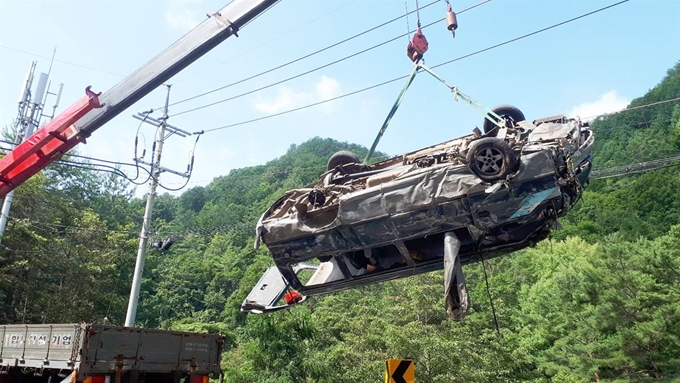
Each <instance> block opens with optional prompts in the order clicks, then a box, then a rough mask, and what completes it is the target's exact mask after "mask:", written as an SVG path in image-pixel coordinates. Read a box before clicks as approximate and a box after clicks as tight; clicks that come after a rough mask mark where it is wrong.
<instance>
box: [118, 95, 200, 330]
mask: <svg viewBox="0 0 680 383" xmlns="http://www.w3.org/2000/svg"><path fill="white" fill-rule="evenodd" d="M166 86H167V88H168V93H167V95H166V97H165V108H164V109H163V117H162V118H161V119H160V120H158V119H155V118H151V117H149V116H148V113H139V114H138V115H133V116H132V117H134V118H136V119H138V120H141V121H142V122H146V123H148V124H151V125H153V126H156V127H157V128H158V134H157V136H156V141H155V142H154V145H153V153H152V156H153V157H152V162H151V163H148V162H144V161H143V160H142V159H141V158H135V162H138V163H142V164H145V165H149V166H150V167H151V169H150V173H151V179H150V181H149V192H148V193H147V195H146V210H145V211H144V220H143V222H142V231H141V232H140V234H139V248H138V249H137V261H136V262H135V273H134V275H133V277H132V288H131V290H130V300H129V302H128V309H127V315H126V316H125V326H126V327H133V326H134V324H135V317H136V316H137V302H138V301H139V290H140V288H141V285H142V274H143V271H144V260H145V258H146V249H147V245H148V242H149V231H150V226H151V217H152V212H153V199H154V197H155V196H156V187H157V186H158V179H159V177H160V175H161V172H170V173H173V174H177V175H180V176H183V177H188V174H187V173H180V172H177V171H174V170H170V169H167V168H164V167H162V166H161V153H162V151H163V143H164V142H165V140H166V139H167V138H168V137H169V136H170V135H172V134H177V135H179V136H181V137H186V136H188V135H191V133H189V132H187V131H184V130H181V129H179V128H176V127H174V126H172V125H170V124H168V104H169V103H170V87H171V85H166ZM166 131H168V132H170V133H169V134H168V136H166V135H165V132H166Z"/></svg>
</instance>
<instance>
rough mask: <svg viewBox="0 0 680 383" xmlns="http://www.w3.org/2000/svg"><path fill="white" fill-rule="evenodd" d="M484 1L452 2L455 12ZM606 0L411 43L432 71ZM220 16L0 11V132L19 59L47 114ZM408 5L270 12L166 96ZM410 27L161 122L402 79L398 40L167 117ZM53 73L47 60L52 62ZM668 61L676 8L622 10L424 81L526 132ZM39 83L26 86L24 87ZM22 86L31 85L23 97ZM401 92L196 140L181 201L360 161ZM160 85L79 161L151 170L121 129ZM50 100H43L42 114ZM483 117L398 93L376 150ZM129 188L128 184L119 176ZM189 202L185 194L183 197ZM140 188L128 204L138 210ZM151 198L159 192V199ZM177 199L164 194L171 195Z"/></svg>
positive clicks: (96, 7)
mask: <svg viewBox="0 0 680 383" xmlns="http://www.w3.org/2000/svg"><path fill="white" fill-rule="evenodd" d="M480 1H482V0H471V1H468V0H465V1H463V0H451V4H452V6H453V9H454V10H455V11H460V10H462V9H465V8H468V7H470V6H473V5H475V4H478V3H479V2H480ZM616 2H617V0H570V1H566V0H561V1H557V0H491V1H487V2H485V3H483V4H482V5H479V6H478V7H476V8H473V9H471V10H468V11H466V12H462V13H459V14H458V25H459V27H458V29H457V31H456V36H455V38H453V37H452V36H451V33H450V32H449V31H448V30H447V29H446V25H445V22H444V21H441V22H439V23H436V24H435V25H433V26H430V27H428V28H425V29H423V33H424V34H425V36H426V37H427V40H428V42H429V50H428V51H427V53H426V54H425V65H427V66H435V65H437V64H439V63H443V62H446V61H449V60H453V59H456V58H459V57H462V56H466V55H468V54H470V53H473V52H476V51H478V50H480V49H484V48H488V47H491V46H494V45H496V44H499V43H501V42H504V41H507V40H510V39H513V38H516V37H519V36H522V35H525V34H527V33H531V32H534V31H537V30H540V29H542V28H545V27H548V26H550V25H553V24H556V23H559V22H562V21H565V20H568V19H571V18H573V17H576V16H580V15H582V14H585V13H587V12H590V11H593V10H596V9H598V8H602V7H605V6H608V5H610V4H614V3H616ZM428 4H430V2H429V1H427V0H420V1H419V5H420V6H421V8H422V9H421V11H420V18H421V22H422V24H423V25H426V24H429V23H431V22H433V21H436V20H439V19H442V18H443V17H444V16H445V11H446V3H445V2H444V1H435V2H434V4H432V5H429V6H428ZM225 5H226V1H225V0H221V1H214V0H166V1H160V0H146V1H138V0H136V1H133V0H115V1H114V0H100V1H85V0H0V126H7V125H10V124H11V123H12V121H13V119H14V118H15V116H16V110H17V100H18V96H19V93H20V90H21V84H22V81H23V79H24V76H25V74H26V72H27V70H28V68H29V65H30V64H31V62H32V61H36V62H37V70H36V77H37V73H40V72H45V73H47V72H48V71H49V74H50V80H51V91H53V92H54V91H55V90H56V86H57V84H59V83H63V84H64V90H63V94H62V97H61V102H60V105H59V107H58V108H57V113H59V112H60V111H62V110H64V109H65V108H67V107H68V106H69V105H70V104H72V103H74V102H76V101H77V100H78V99H79V98H81V97H82V96H83V95H84V90H85V88H86V87H87V86H90V85H91V86H92V89H93V90H95V91H97V92H104V93H105V92H106V91H107V90H108V89H110V88H112V87H113V86H114V85H115V84H117V83H118V82H120V81H121V80H123V79H124V78H125V77H126V76H127V75H129V74H131V73H132V72H134V71H135V70H136V69H137V68H139V67H140V66H142V65H144V64H145V63H146V62H147V61H149V60H150V59H152V58H153V57H154V56H155V55H156V54H158V53H160V52H161V51H163V50H164V49H165V48H166V47H168V46H169V45H171V44H172V43H173V42H175V41H176V40H178V39H179V38H181V37H182V36H183V35H184V34H186V33H188V32H189V31H190V30H191V29H192V28H194V27H195V26H196V25H198V24H199V23H200V22H202V21H203V19H204V18H206V14H208V13H214V12H216V11H218V10H220V9H221V8H223V7H224V6H225ZM415 6H416V2H415V0H406V1H401V0H398V1H397V0H389V1H388V0H337V1H328V0H324V1H321V0H316V1H313V0H281V1H280V2H279V3H277V4H276V5H275V6H274V7H273V8H271V9H270V10H269V11H267V12H265V13H264V14H263V15H261V16H260V17H258V18H257V19H255V20H254V21H253V22H252V23H250V24H248V25H247V26H245V27H244V28H243V29H242V30H241V31H240V32H239V37H238V38H236V37H231V38H229V39H227V40H226V41H225V42H223V43H222V44H221V45H219V46H218V47H217V48H215V49H214V50H212V51H211V52H208V53H207V54H206V55H204V56H203V57H201V58H200V59H199V60H197V61H196V62H195V63H193V64H192V65H191V66H189V67H188V68H186V69H185V70H184V71H182V72H180V73H178V74H177V75H176V76H174V77H173V78H172V79H170V80H168V81H167V82H166V84H170V85H171V92H170V101H171V103H172V102H177V101H181V100H184V99H187V98H189V97H192V96H195V95H198V94H201V93H204V92H207V91H210V90H213V89H215V88H218V87H221V86H224V85H227V84H230V83H233V82H235V81H239V80H241V79H244V78H247V77H250V76H253V75H255V74H258V73H260V72H262V71H265V70H268V69H271V68H273V67H276V66H278V65H281V64H284V63H286V62H289V61H291V60H294V59H297V58H299V57H302V56H304V55H307V54H309V53H311V52H314V51H316V50H318V49H321V48H324V47H326V46H328V45H331V44H334V43H336V42H338V41H341V40H343V39H345V38H347V37H350V36H353V35H355V34H357V33H359V32H362V31H365V30H367V29H369V28H372V27H375V26H377V25H379V24H381V23H384V22H386V21H388V20H391V19H393V18H395V17H398V16H400V15H403V14H404V13H405V12H406V10H409V11H412V10H413V9H415ZM416 23H417V19H416V15H415V14H412V15H410V16H409V17H408V19H406V18H402V19H399V20H397V21H395V22H392V23H389V24H387V25H385V26H384V27H381V28H378V29H376V30H373V31H371V32H369V33H366V34H364V35H362V36H361V37H358V38H356V39H352V40H351V41H349V42H347V43H343V44H340V45H338V46H335V47H333V48H331V49H328V50H326V51H324V52H322V53H320V54H317V55H314V56H311V57H309V58H306V59H303V60H300V61H298V62H296V63H294V64H292V65H288V66H286V67H284V68H281V69H279V70H275V71H272V72H270V73H268V74H266V75H262V76H259V77H256V78H254V79H251V80H248V81H244V82H242V83H240V84H238V85H235V86H232V87H228V88H226V89H224V90H221V91H218V92H214V93H211V94H209V95H206V96H204V97H199V98H196V99H193V100H191V101H187V102H182V103H179V104H177V105H172V106H171V107H170V110H169V114H170V119H169V123H170V124H172V125H174V126H176V127H179V128H181V129H183V130H186V131H189V132H196V131H201V130H209V129H213V128H217V127H221V126H225V125H230V124H234V123H238V122H242V121H247V120H251V119H257V118H262V117H267V116H271V115H272V114H276V113H279V112H283V111H286V110H289V109H292V108H297V107H300V106H304V105H307V104H310V103H315V102H319V101H323V100H328V99H330V98H333V97H336V96H339V95H342V94H345V93H349V92H353V91H356V90H359V89H362V88H366V87H368V86H371V85H375V84H378V83H382V82H384V81H388V80H392V79H394V78H398V77H400V76H405V75H407V74H409V73H410V71H411V69H412V62H411V61H410V60H409V59H408V58H407V57H406V54H405V51H406V45H407V42H408V38H407V37H406V36H404V37H401V38H398V39H397V40H395V41H393V42H391V43H387V44H384V45H382V46H380V47H378V48H376V49H371V50H369V51H367V52H366V53H363V54H360V55H357V56H355V57H352V58H350V59H347V60H344V61H342V62H340V63H338V64H335V65H330V66H327V67H325V68H323V69H321V70H318V71H314V72H311V73H309V74H306V75H303V76H300V77H299V78H296V79H294V80H291V81H287V82H285V83H282V84H279V85H277V86H273V87H269V88H267V89H264V90H262V91H258V92H253V93H251V94H249V95H247V96H243V97H239V98H236V99H234V100H231V101H228V102H223V103H219V104H217V105H214V106H211V107H206V108H203V109H200V110H196V111H193V112H189V113H183V114H179V115H177V116H173V114H175V113H180V112H182V111H185V110H188V109H192V108H195V107H199V106H203V105H206V104H209V103H213V102H216V101H219V100H223V99H225V98H229V97H233V96H235V95H239V94H241V93H244V92H248V91H251V90H253V89H256V88H259V87H262V86H266V85H269V84H272V83H275V82H278V81H280V80H283V79H285V78H288V77H291V76H294V75H298V74H300V73H303V72H307V71H309V70H311V69H313V68H316V67H319V66H322V65H325V64H327V63H329V62H332V61H335V60H337V59H340V58H343V57H345V56H348V55H351V54H354V53H356V52H359V51H361V50H364V49H366V48H369V47H371V46H374V45H376V44H379V43H382V42H384V41H387V40H389V39H392V38H394V37H397V36H399V35H402V34H405V33H406V32H407V30H408V27H410V28H411V29H414V28H415V26H416ZM55 48H56V53H55V60H54V62H53V63H52V66H51V68H50V61H51V57H52V54H53V52H54V51H55ZM679 60H680V1H676V0H629V1H627V2H624V3H622V4H620V5H617V6H614V7H612V8H609V9H607V10H604V11H602V12H599V13H596V14H593V15H590V16H588V17H585V18H582V19H579V20H576V21H574V22H572V23H568V24H565V25H562V26H560V27H557V28H554V29H550V30H547V31H545V32H541V33H538V34H535V35H533V36H530V37H527V38H525V39H521V40H517V41H515V42H512V43H509V44H506V45H503V46H500V47H498V48H494V49H490V50H488V51H485V52H482V53H479V54H476V55H472V56H469V57H465V58H461V59H459V60H456V61H454V62H452V63H450V64H447V65H443V66H440V67H437V68H436V69H434V71H435V72H436V73H437V74H439V75H440V76H441V77H443V78H444V79H446V80H447V81H448V82H449V83H451V84H454V85H456V86H457V87H458V88H459V89H460V90H461V91H463V92H465V93H466V94H468V95H470V96H472V97H473V98H474V99H476V100H477V101H479V102H480V103H481V104H483V105H484V106H486V107H489V108H491V107H493V106H495V105H499V104H511V105H514V106H516V107H518V108H520V109H521V110H522V111H523V112H524V114H525V116H526V117H527V119H529V120H533V119H537V118H541V117H546V116H551V115H555V114H565V115H567V116H570V117H575V116H580V117H582V118H584V117H589V116H593V115H597V114H600V113H606V112H612V111H615V110H620V109H622V108H625V106H626V105H627V104H628V103H629V102H630V101H631V100H633V99H634V98H636V97H640V96H642V95H643V94H644V93H645V92H647V91H648V90H649V89H651V88H653V87H654V86H655V85H656V84H658V83H659V82H660V81H661V80H662V78H663V77H664V76H665V74H666V72H667V70H668V69H670V68H671V67H672V66H674V65H675V64H676V63H677V62H678V61H679ZM35 82H37V81H35ZM35 82H34V85H35ZM403 85H404V82H403V80H402V81H396V82H392V83H390V84H387V85H385V86H381V87H377V88H374V89H371V90H369V91H366V92H361V93H358V94H355V95H352V96H349V97H345V98H342V99H340V100H337V101H332V102H328V103H325V104H322V105H319V106H315V107H311V108H307V109H304V110H301V111H297V112H293V113H289V114H285V115H283V116H277V117H272V118H266V119H263V120H260V121H257V122H252V123H247V124H242V125H238V126H234V127H230V128H227V129H221V130H216V131H213V132H208V133H205V134H204V135H202V136H201V137H200V139H199V141H198V143H197V145H196V150H195V162H194V172H193V174H192V177H191V179H190V181H189V184H188V186H187V188H189V187H194V186H204V185H206V184H208V183H210V182H211V181H212V179H213V178H215V177H218V176H221V175H226V174H228V173H229V172H230V171H231V170H233V169H239V168H244V167H248V166H253V165H261V164H265V163H267V162H268V161H271V160H273V159H275V158H277V157H280V156H282V155H283V154H285V153H286V151H287V150H288V149H289V148H290V146H291V145H293V144H301V143H303V142H304V141H306V140H309V139H311V138H313V137H315V136H319V137H322V138H326V137H329V138H333V139H335V140H338V141H343V142H349V143H357V144H361V145H364V146H366V147H370V145H371V144H372V142H373V140H374V138H375V136H376V134H377V131H378V129H379V128H380V126H381V125H382V123H383V120H384V119H385V117H386V115H387V113H388V112H389V110H390V108H391V107H392V104H393V103H394V101H395V99H396V97H397V95H398V93H399V91H400V90H401V88H402V87H403ZM165 96H166V87H163V86H160V87H159V88H157V89H156V90H154V91H153V92H151V93H150V94H149V95H147V96H146V97H144V98H143V99H141V100H140V101H138V102H137V103H135V104H134V105H133V106H131V107H130V108H128V109H127V110H126V111H125V112H123V113H121V114H120V115H119V116H117V117H116V118H114V119H113V120H111V121H110V122H109V123H107V124H106V125H105V126H103V127H101V128H100V129H99V130H97V131H96V132H95V133H94V134H93V135H92V136H91V137H90V138H89V139H88V140H87V143H86V144H80V145H78V146H77V147H76V148H77V153H78V154H81V155H86V156H92V157H96V158H101V159H105V160H109V161H123V162H131V161H132V159H133V157H134V141H135V135H136V133H137V131H138V129H139V134H140V136H139V137H140V138H139V146H138V152H139V153H141V151H142V150H143V148H146V151H147V154H146V156H145V159H146V160H147V161H148V160H150V157H151V144H152V141H153V139H154V132H155V128H154V127H153V126H151V125H147V124H144V125H143V126H141V127H140V124H139V121H138V120H135V119H133V118H132V115H133V114H136V113H138V112H141V111H145V110H149V109H151V108H154V109H155V110H156V111H155V112H154V114H152V116H153V117H156V118H159V117H161V115H162V114H161V110H160V108H159V107H161V106H162V105H163V103H164V100H165ZM53 103H54V97H53V96H50V97H49V98H48V99H47V100H46V108H47V109H48V111H51V109H52V105H53ZM482 123H483V117H482V115H481V114H479V112H477V111H476V110H475V109H473V108H471V107H470V106H469V105H466V104H465V103H463V102H460V101H455V100H454V97H453V96H452V94H451V92H450V90H449V89H448V88H446V87H445V86H443V85H442V84H441V83H439V82H437V81H436V80H434V79H433V78H432V77H430V76H429V75H428V74H426V73H420V74H418V76H416V78H415V81H414V82H413V84H412V85H411V87H410V88H409V90H408V92H407V93H406V97H405V98H404V100H403V102H402V104H401V106H400V108H399V110H398V111H397V113H396V115H395V116H394V118H393V119H392V122H391V124H390V126H389V128H388V129H387V131H386V132H385V134H384V136H383V138H382V140H381V142H380V144H379V145H378V150H380V151H383V152H386V153H388V154H390V155H398V154H400V153H404V152H409V151H412V150H416V149H419V148H421V147H425V146H429V145H433V144H436V143H439V142H443V141H446V140H449V139H452V138H455V137H459V136H462V135H466V134H469V133H470V132H471V131H472V129H474V127H475V126H479V127H481V125H482ZM194 141H195V137H194V136H190V137H187V138H181V137H178V136H172V137H170V138H169V139H168V140H167V141H166V143H165V146H164V149H163V158H162V165H163V166H164V167H167V168H170V169H174V170H178V171H184V170H185V169H186V166H187V163H188V160H189V156H190V152H191V151H192V148H193V146H194ZM127 172H128V173H129V174H131V175H134V171H130V170H128V171H127ZM160 181H161V184H162V185H164V186H166V187H169V188H177V187H180V186H181V185H182V184H184V181H185V180H184V179H182V178H181V177H178V176H175V175H172V174H168V173H164V174H163V175H162V176H161V178H160ZM184 190H186V188H185V189H184ZM146 191H147V188H146V186H139V187H138V188H137V192H136V195H137V196H143V195H144V193H146ZM159 192H161V193H162V192H164V190H162V189H160V190H159ZM174 194H177V193H174Z"/></svg>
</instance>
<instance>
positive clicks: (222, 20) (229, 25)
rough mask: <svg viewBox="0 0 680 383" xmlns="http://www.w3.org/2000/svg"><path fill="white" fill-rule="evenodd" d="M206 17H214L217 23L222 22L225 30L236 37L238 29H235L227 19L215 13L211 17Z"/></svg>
mask: <svg viewBox="0 0 680 383" xmlns="http://www.w3.org/2000/svg"><path fill="white" fill-rule="evenodd" d="M207 16H208V17H211V16H214V17H215V18H216V19H218V20H219V21H221V22H223V23H224V25H226V26H227V28H228V29H229V32H231V34H232V35H234V36H236V37H238V33H237V32H238V28H236V26H235V25H234V23H232V22H231V21H229V19H227V18H226V17H224V16H222V14H221V13H219V12H215V13H213V14H212V15H207Z"/></svg>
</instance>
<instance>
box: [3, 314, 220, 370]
mask: <svg viewBox="0 0 680 383" xmlns="http://www.w3.org/2000/svg"><path fill="white" fill-rule="evenodd" d="M0 335H1V336H2V338H1V341H0V369H2V370H7V369H9V368H11V367H26V368H35V369H59V370H71V371H75V372H76V373H77V377H78V378H77V379H78V380H83V379H84V378H86V377H87V376H90V375H99V374H112V373H118V374H121V373H125V372H128V371H138V372H143V373H169V372H183V373H187V374H199V375H208V374H209V375H212V376H218V375H219V374H220V372H221V370H220V355H221V353H222V348H223V343H224V337H223V336H222V335H220V334H201V333H187V332H178V331H167V330H152V329H142V328H133V327H120V326H111V325H102V324H85V323H76V324H45V325H2V326H0Z"/></svg>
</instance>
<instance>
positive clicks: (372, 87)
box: [175, 0, 629, 133]
mask: <svg viewBox="0 0 680 383" xmlns="http://www.w3.org/2000/svg"><path fill="white" fill-rule="evenodd" d="M628 1H629V0H622V1H619V2H618V3H614V4H611V5H608V6H606V7H602V8H599V9H597V10H594V11H591V12H588V13H585V14H583V15H580V16H577V17H574V18H571V19H569V20H566V21H563V22H560V23H557V24H553V25H551V26H549V27H546V28H542V29H539V30H537V31H534V32H531V33H527V34H525V35H522V36H519V37H515V38H513V39H510V40H506V41H504V42H502V43H499V44H496V45H492V46H490V47H487V48H484V49H480V50H478V51H475V52H472V53H469V54H467V55H464V56H460V57H457V58H455V59H452V60H449V61H445V62H443V63H440V64H437V65H435V66H432V67H431V68H432V69H434V68H438V67H441V66H444V65H448V64H451V63H453V62H456V61H459V60H462V59H465V58H468V57H471V56H474V55H477V54H480V53H483V52H486V51H488V50H491V49H495V48H498V47H501V46H503V45H506V44H510V43H512V42H515V41H518V40H521V39H524V38H527V37H530V36H533V35H535V34H538V33H541V32H545V31H547V30H549V29H552V28H556V27H558V26H562V25H565V24H567V23H571V22H573V21H576V20H579V19H581V18H584V17H586V16H590V15H593V14H595V13H598V12H601V11H604V10H606V9H609V8H612V7H614V6H617V5H620V4H623V3H625V2H628ZM480 4H481V3H480ZM428 25H431V24H428ZM400 37H401V36H400ZM407 77H408V75H405V76H401V77H397V78H394V79H392V80H387V81H384V82H381V83H379V84H375V85H371V86H368V87H366V88H362V89H359V90H355V91H353V92H350V93H345V94H342V95H340V96H336V97H333V98H329V99H327V100H323V101H318V102H315V103H312V104H308V105H304V106H300V107H297V108H293V109H289V110H285V111H283V112H279V113H275V114H270V115H268V116H263V117H258V118H254V119H250V120H245V121H241V122H237V123H233V124H229V125H224V126H220V127H217V128H212V129H206V130H204V132H206V133H207V132H213V131H216V130H222V129H227V128H232V127H235V126H239V125H245V124H249V123H253V122H257V121H262V120H266V119H269V118H273V117H278V116H282V115H284V114H288V113H292V112H297V111H300V110H303V109H307V108H311V107H314V106H317V105H321V104H325V103H328V102H332V101H337V100H339V99H342V98H345V97H349V96H353V95H355V94H359V93H363V92H366V91H368V90H371V89H374V88H378V87H381V86H384V85H387V84H390V83H393V82H396V81H401V80H404V79H406V78H407ZM263 88H264V87H263ZM255 91H257V90H255ZM255 91H250V92H247V93H246V94H250V93H253V92H255ZM243 95H245V94H243ZM241 96H242V95H237V96H234V97H230V98H228V99H225V100H221V101H217V102H214V103H211V104H207V105H204V106H201V107H198V108H193V109H189V110H186V111H183V112H180V113H176V114H175V116H176V115H178V114H183V113H188V112H191V111H195V110H198V109H202V108H206V107H208V106H212V105H215V104H218V103H220V102H225V101H228V100H232V99H234V98H237V97H241Z"/></svg>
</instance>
